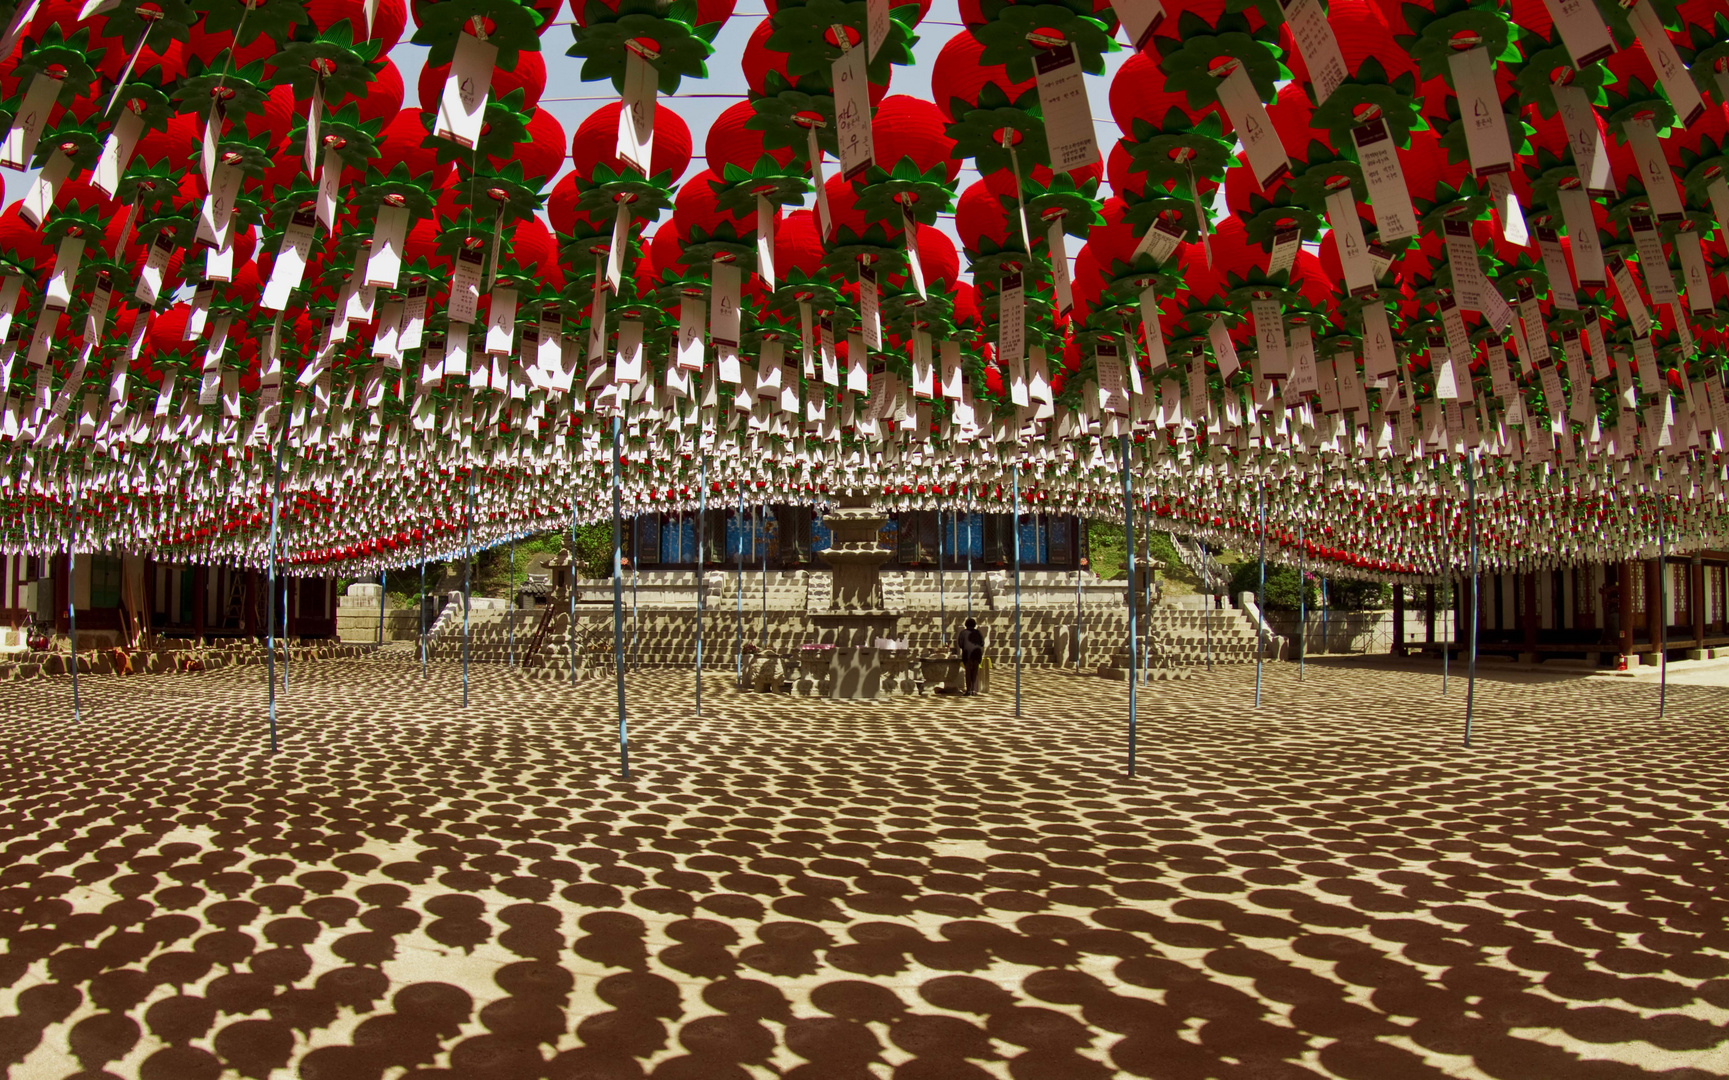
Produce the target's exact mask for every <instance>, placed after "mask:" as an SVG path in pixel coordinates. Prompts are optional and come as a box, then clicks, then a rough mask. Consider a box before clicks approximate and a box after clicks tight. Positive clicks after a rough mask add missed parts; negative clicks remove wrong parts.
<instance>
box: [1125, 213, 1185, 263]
mask: <svg viewBox="0 0 1729 1080" xmlns="http://www.w3.org/2000/svg"><path fill="white" fill-rule="evenodd" d="M1185 235H1187V234H1186V233H1185V232H1183V231H1182V230H1180V229H1178V227H1177V226H1176V225H1175V224H1173V223H1172V222H1169V221H1166V220H1164V219H1163V218H1160V219H1159V220H1157V221H1155V222H1153V224H1152V227H1150V228H1149V229H1147V231H1146V232H1145V233H1143V234H1142V235H1141V242H1140V243H1139V244H1137V245H1136V246H1135V256H1134V257H1135V258H1136V259H1138V258H1140V257H1141V256H1142V255H1151V256H1152V257H1153V262H1154V263H1156V264H1158V265H1161V266H1162V265H1164V262H1165V260H1166V259H1168V258H1170V257H1171V253H1172V252H1174V251H1176V250H1177V245H1178V244H1180V243H1182V242H1183V237H1184V236H1185ZM1130 261H1131V262H1132V261H1133V260H1132V259H1131V260H1130Z"/></svg>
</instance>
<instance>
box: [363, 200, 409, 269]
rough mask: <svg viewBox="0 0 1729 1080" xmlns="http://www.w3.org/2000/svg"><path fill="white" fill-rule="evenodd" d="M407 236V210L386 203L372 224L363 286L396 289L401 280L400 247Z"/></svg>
mask: <svg viewBox="0 0 1729 1080" xmlns="http://www.w3.org/2000/svg"><path fill="white" fill-rule="evenodd" d="M407 235H408V207H406V206H391V205H389V204H388V203H386V204H385V205H383V206H380V207H379V208H378V217H377V218H376V219H374V220H373V223H372V254H371V255H369V256H368V257H367V261H366V284H368V285H375V286H377V287H378V288H381V289H395V288H396V286H397V283H398V282H399V281H400V280H401V277H402V244H403V241H404V238H405V237H407Z"/></svg>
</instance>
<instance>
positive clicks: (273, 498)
mask: <svg viewBox="0 0 1729 1080" xmlns="http://www.w3.org/2000/svg"><path fill="white" fill-rule="evenodd" d="M270 473H271V477H270V479H271V483H270V552H269V569H268V571H267V573H266V577H265V586H264V665H265V667H264V670H265V674H266V675H267V676H268V677H269V680H270V752H271V753H272V754H274V753H276V513H277V510H276V507H277V503H278V501H279V500H280V499H281V497H282V456H281V453H280V451H278V452H277V453H275V454H272V455H270ZM285 610H286V609H285Z"/></svg>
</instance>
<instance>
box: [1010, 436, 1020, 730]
mask: <svg viewBox="0 0 1729 1080" xmlns="http://www.w3.org/2000/svg"><path fill="white" fill-rule="evenodd" d="M1011 475H1012V476H1013V477H1014V498H1015V518H1014V527H1015V716H1016V717H1019V716H1020V715H1021V466H1020V463H1019V462H1016V463H1015V471H1014V472H1013V473H1012V474H1011Z"/></svg>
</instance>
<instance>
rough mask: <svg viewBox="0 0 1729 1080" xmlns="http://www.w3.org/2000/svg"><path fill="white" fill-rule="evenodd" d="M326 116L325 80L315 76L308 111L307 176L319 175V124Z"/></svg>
mask: <svg viewBox="0 0 1729 1080" xmlns="http://www.w3.org/2000/svg"><path fill="white" fill-rule="evenodd" d="M323 116H324V79H323V78H322V77H321V76H316V75H315V76H314V77H313V80H312V99H311V101H310V102H309V103H308V105H307V109H306V147H305V154H306V175H307V176H309V177H310V176H317V175H318V147H319V146H320V145H321V144H320V142H319V139H318V122H319V120H320V119H321V118H322V117H323Z"/></svg>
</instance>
